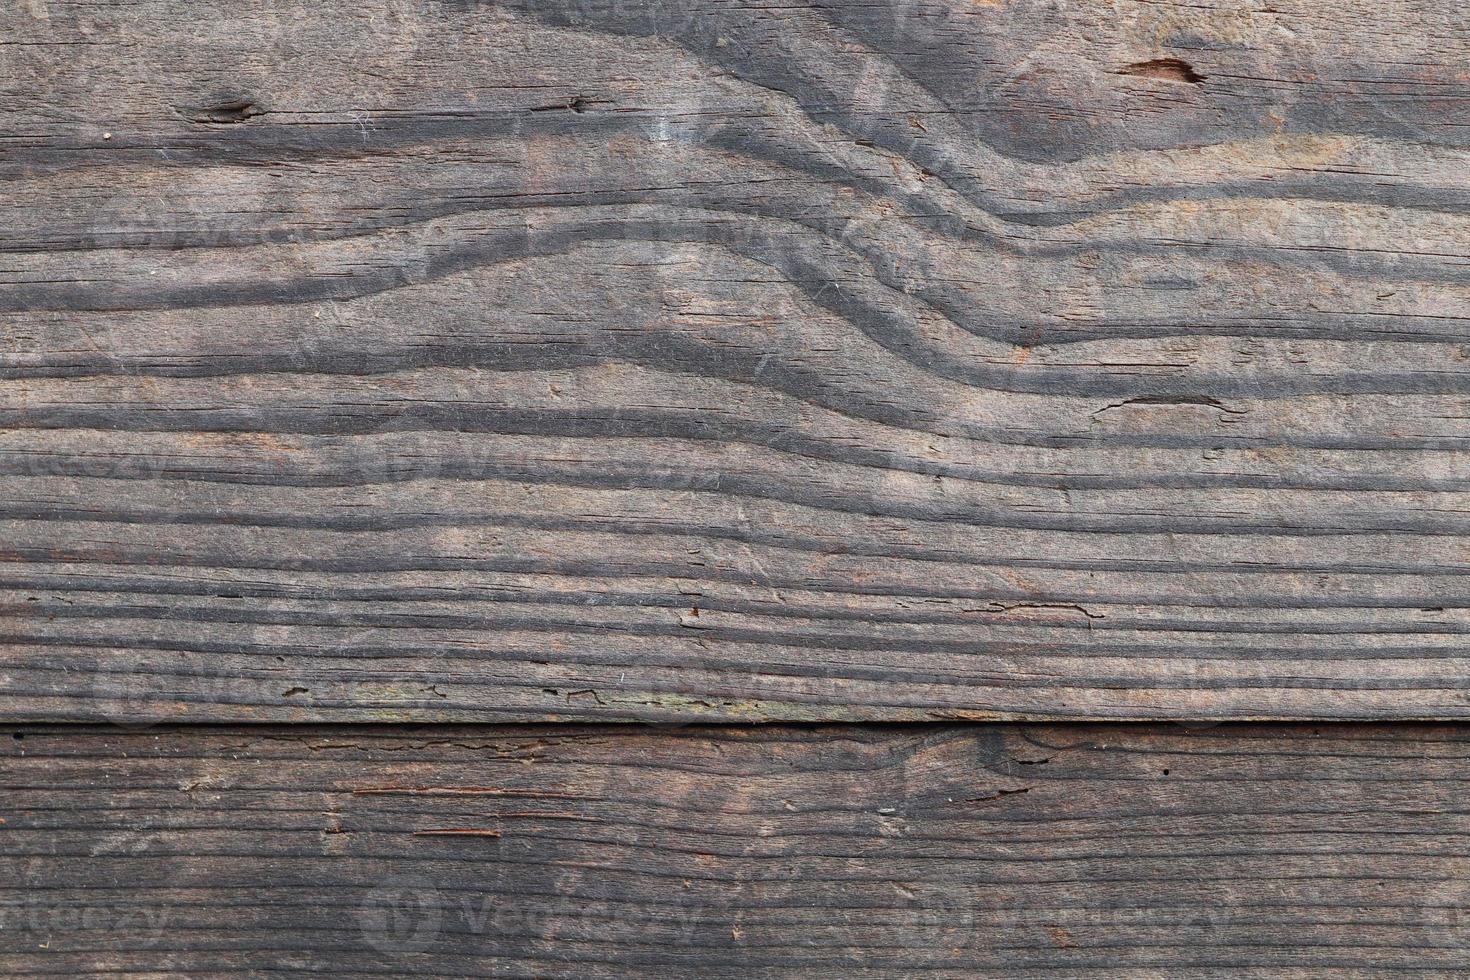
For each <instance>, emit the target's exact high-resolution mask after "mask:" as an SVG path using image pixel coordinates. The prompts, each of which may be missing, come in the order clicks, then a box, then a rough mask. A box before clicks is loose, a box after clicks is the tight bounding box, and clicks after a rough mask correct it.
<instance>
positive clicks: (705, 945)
mask: <svg viewBox="0 0 1470 980" xmlns="http://www.w3.org/2000/svg"><path fill="white" fill-rule="evenodd" d="M19 734H22V733H17V738H15V739H12V738H11V735H10V732H8V731H7V732H5V733H4V738H3V739H0V753H3V757H4V761H3V764H0V788H3V789H0V800H3V811H0V812H3V819H4V821H5V822H4V823H3V824H0V869H3V874H0V915H3V919H0V923H3V926H4V928H0V972H3V973H4V974H5V975H6V976H12V977H20V976H77V975H87V976H97V975H107V976H112V975H131V976H162V975H167V976H190V977H194V976H238V975H251V976H263V975H273V974H275V973H279V972H309V973H311V974H312V975H331V976H370V975H390V976H407V975H413V976H418V975H426V976H490V975H494V976H525V977H531V976H536V977H571V978H584V977H603V976H608V977H611V976H660V977H667V976H711V977H775V976H800V977H814V976H823V977H825V976H831V977H894V976H934V977H941V976H947V977H954V976H977V977H978V976H987V977H1050V976H1058V975H1063V976H1089V977H1090V976H1099V977H1100V976H1129V977H1141V978H1148V977H1170V978H1175V977H1222V978H1223V977H1273V978H1282V977H1303V978H1306V977H1311V978H1318V977H1347V976H1354V977H1361V976H1386V975H1403V974H1408V973H1413V974H1414V975H1416V976H1443V977H1456V976H1460V977H1463V976H1464V975H1465V974H1466V972H1467V971H1470V943H1467V936H1466V928H1467V925H1466V924H1467V922H1470V894H1467V891H1470V883H1467V861H1470V858H1467V832H1470V824H1467V816H1466V811H1465V804H1464V801H1465V798H1466V793H1467V779H1470V741H1467V739H1466V733H1465V732H1464V731H1463V729H1460V728H1436V727H1427V726H1408V727H1382V726H1371V725H1370V726H1331V725H1329V726H1326V727H1322V728H1309V727H1305V726H1295V727H1292V726H1285V727H1283V726H1275V727H1255V726H1251V727H1235V726H1217V727H1214V728H1211V729H1206V730H1196V731H1191V730H1187V729H1184V728H1181V727H1178V726H1174V725H1163V726H1157V727H1151V728H1150V727H1119V726H1039V727H1031V726H980V727H968V726H938V725H934V726H876V727H863V726H832V727H809V728H787V727H781V726H750V727H742V728H706V727H686V728H682V729H672V728H671V729H662V730H660V729H654V730H647V729H639V728H634V727H630V726H604V727H601V728H591V729H584V728H578V727H567V726H551V727H544V728H540V729H537V730H527V729H525V728H521V727H465V728H459V727H447V728H441V727H432V728H420V729H416V730H415V729H391V728H372V727H350V728H315V727H310V726H307V727H289V728H280V727H246V728H238V729H217V728H209V727H195V728H186V729H182V730H170V729H159V730H157V731H144V732H119V731H117V730H115V729H114V730H87V729H82V730H77V729H67V728H65V727H60V728H50V729H41V730H27V731H25V732H24V733H23V734H24V738H23V739H20V738H19Z"/></svg>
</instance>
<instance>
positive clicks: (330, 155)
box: [0, 0, 1470, 720]
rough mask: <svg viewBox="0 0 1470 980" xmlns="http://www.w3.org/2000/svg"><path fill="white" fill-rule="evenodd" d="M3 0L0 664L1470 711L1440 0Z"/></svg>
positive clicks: (129, 712) (659, 703)
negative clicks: (121, 0)
mask: <svg viewBox="0 0 1470 980" xmlns="http://www.w3.org/2000/svg"><path fill="white" fill-rule="evenodd" d="M0 38H3V40H0V104H3V108H4V132H3V134H0V179H3V181H4V186H5V194H4V197H3V200H0V218H3V220H0V249H3V251H4V257H3V261H0V334H3V336H4V338H5V340H4V347H3V351H0V356H3V361H0V518H3V526H0V557H3V559H4V564H3V566H0V592H3V594H0V611H3V612H4V613H5V615H6V621H5V624H4V625H3V632H0V641H3V642H4V643H5V651H4V661H3V671H0V690H3V691H4V692H5V693H6V694H7V695H8V696H7V697H6V698H5V699H4V700H3V701H0V716H4V717H9V718H12V719H35V718H56V719H63V718H65V719H86V718H98V717H102V716H121V717H124V718H128V719H131V718H137V717H153V716H158V717H172V718H201V719H219V720H231V719H236V720H239V719H277V720H291V719H297V720H299V719H347V718H352V719H373V718H377V719H405V718H406V719H418V720H436V719H438V720H455V719H459V720H469V719H495V718H504V719H513V718H522V719H524V718H547V717H575V716H582V717H586V716H599V717H605V718H626V717H644V718H690V717H696V716H697V717H705V718H729V719H767V718H786V719H814V718H853V719H862V718H890V719H905V718H908V719H914V718H927V717H954V716H956V715H964V714H966V713H968V716H971V717H1023V716H1024V717H1048V716H1050V717H1056V716H1072V717H1110V718H1127V717H1181V716H1213V717H1330V716H1339V717H1357V718H1371V717H1387V716H1396V717H1467V716H1470V698H1467V695H1466V689H1467V684H1470V662H1467V659H1466V657H1465V641H1464V637H1465V634H1466V631H1467V628H1470V616H1467V612H1466V609H1467V600H1470V589H1467V585H1466V582H1467V579H1466V572H1467V570H1470V551H1467V548H1466V530H1467V527H1470V507H1467V501H1470V497H1467V494H1466V489H1467V482H1466V479H1467V471H1470V453H1467V452H1466V448H1467V442H1470V429H1467V423H1466V420H1467V418H1470V404H1467V398H1466V392H1467V390H1470V371H1467V366H1470V361H1467V359H1470V329H1467V326H1466V323H1467V309H1470V307H1467V304H1466V300H1467V298H1470V289H1467V285H1470V272H1467V268H1466V255H1467V249H1466V242H1467V227H1466V211H1467V205H1470V151H1467V147H1466V144H1467V141H1470V77H1467V75H1466V71H1465V66H1466V64H1467V63H1470V17H1467V15H1466V13H1465V8H1464V6H1463V4H1461V3H1460V2H1458V0H1403V2H1398V3H1391V4H1383V3H1379V2H1378V0H1273V2H1272V3H1270V4H1269V5H1267V4H1264V3H1260V2H1255V0H1231V2H1219V3H1212V2H1210V0H1203V2H1200V3H1190V4H1175V3H1160V2H1152V0H1150V2H1142V0H1138V2H1134V0H1106V2H1105V0H1076V2H1067V3H1060V2H1056V0H938V2H927V3H917V2H915V3H909V2H901V0H899V2H887V3H869V2H857V0H836V2H833V3H827V4H823V5H820V6H801V5H797V6H793V5H791V4H787V3H782V4H779V5H770V6H764V5H761V4H753V5H743V4H725V3H718V2H715V0H687V2H672V0H649V2H622V0H606V2H600V3H598V2H558V0H538V2H534V3H508V4H491V3H474V2H432V0H431V2H422V0H352V2H350V3H349V2H346V0H324V2H315V0H313V2H312V3H309V4H308V3H289V2H287V3H283V2H276V0H272V2H270V3H266V2H264V0H231V2H230V3H224V2H219V0H211V2H188V3H185V2H183V0H177V2H147V3H141V4H95V3H72V2H66V0H21V2H15V3H10V4H6V5H4V8H3V10H0Z"/></svg>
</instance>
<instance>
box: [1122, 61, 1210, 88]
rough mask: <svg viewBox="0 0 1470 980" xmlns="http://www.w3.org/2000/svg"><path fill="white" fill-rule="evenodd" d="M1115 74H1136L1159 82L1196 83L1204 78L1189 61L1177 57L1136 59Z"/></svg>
mask: <svg viewBox="0 0 1470 980" xmlns="http://www.w3.org/2000/svg"><path fill="white" fill-rule="evenodd" d="M1116 74H1119V75H1137V76H1138V77H1140V78H1153V79H1157V80H1158V81H1161V82H1186V83H1188V84H1190V85H1198V84H1199V83H1200V82H1203V81H1204V80H1205V76H1203V75H1201V74H1200V73H1199V72H1197V71H1195V70H1194V67H1193V66H1192V65H1190V64H1189V62H1187V61H1181V60H1179V59H1178V58H1155V59H1153V60H1152V61H1136V62H1134V63H1133V64H1131V65H1124V66H1123V67H1122V68H1119V69H1118V71H1117V72H1116Z"/></svg>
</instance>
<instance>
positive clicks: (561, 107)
mask: <svg viewBox="0 0 1470 980" xmlns="http://www.w3.org/2000/svg"><path fill="white" fill-rule="evenodd" d="M601 101H602V100H596V101H594V100H592V99H586V98H583V97H582V96H580V95H578V96H574V97H573V98H572V99H571V100H570V101H568V102H558V103H556V104H554V105H538V106H532V107H531V111H532V112H576V113H582V112H586V111H587V109H588V108H589V107H590V106H592V105H594V104H597V103H599V102H601Z"/></svg>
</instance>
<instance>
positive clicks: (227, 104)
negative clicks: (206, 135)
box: [194, 99, 266, 126]
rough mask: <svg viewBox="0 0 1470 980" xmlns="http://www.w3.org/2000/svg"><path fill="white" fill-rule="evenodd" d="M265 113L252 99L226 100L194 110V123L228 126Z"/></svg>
mask: <svg viewBox="0 0 1470 980" xmlns="http://www.w3.org/2000/svg"><path fill="white" fill-rule="evenodd" d="M265 111H266V110H264V109H262V108H261V107H260V106H259V105H257V104H256V103H255V102H254V100H252V99H226V100H225V101H223V102H216V103H215V104H214V105H209V106H204V107H202V108H200V109H198V110H196V111H195V113H194V121H195V122H197V123H209V124H211V125H215V126H230V125H234V124H236V123H242V122H244V121H245V120H247V119H253V118H254V117H256V116H263V115H265Z"/></svg>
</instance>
